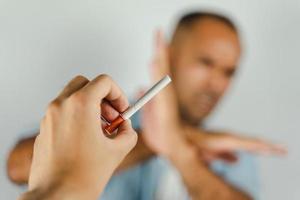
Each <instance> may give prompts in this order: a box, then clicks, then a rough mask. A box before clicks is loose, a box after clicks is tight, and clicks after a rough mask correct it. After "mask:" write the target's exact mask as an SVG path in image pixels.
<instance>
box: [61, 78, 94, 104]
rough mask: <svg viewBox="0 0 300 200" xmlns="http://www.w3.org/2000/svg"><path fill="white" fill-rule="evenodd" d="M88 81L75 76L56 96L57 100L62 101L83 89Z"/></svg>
mask: <svg viewBox="0 0 300 200" xmlns="http://www.w3.org/2000/svg"><path fill="white" fill-rule="evenodd" d="M88 82H89V80H88V79H87V78H85V77H84V76H80V75H79V76H76V77H75V78H73V79H72V80H71V81H70V82H69V83H68V84H67V85H66V86H65V87H64V89H63V90H62V92H61V93H60V94H59V95H58V97H57V98H58V99H64V98H67V97H69V96H71V95H72V94H73V93H74V92H76V91H78V90H80V89H81V88H83V87H84V86H85V85H86V84H87V83H88Z"/></svg>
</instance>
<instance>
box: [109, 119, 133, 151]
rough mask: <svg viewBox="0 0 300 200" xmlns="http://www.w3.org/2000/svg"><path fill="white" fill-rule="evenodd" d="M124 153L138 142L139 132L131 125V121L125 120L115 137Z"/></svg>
mask: <svg viewBox="0 0 300 200" xmlns="http://www.w3.org/2000/svg"><path fill="white" fill-rule="evenodd" d="M113 140H114V142H116V143H117V144H116V145H118V146H119V148H121V150H122V151H124V153H126V154H127V153H128V152H129V151H130V150H131V149H132V148H133V147H134V146H135V145H136V143H137V133H136V132H135V130H133V128H132V126H131V121H130V120H126V121H124V122H123V123H122V124H121V125H120V126H119V128H118V132H117V134H116V137H115V138H114V139H113Z"/></svg>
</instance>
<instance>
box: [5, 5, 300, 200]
mask: <svg viewBox="0 0 300 200" xmlns="http://www.w3.org/2000/svg"><path fill="white" fill-rule="evenodd" d="M197 9H209V10H212V11H218V12H220V13H225V14H227V15H229V16H231V17H232V18H233V19H234V21H235V22H236V23H237V25H238V26H239V28H240V30H241V34H242V40H243V47H244V53H243V59H242V62H241V66H240V70H239V73H238V74H237V77H236V79H235V81H234V83H233V85H232V87H231V88H230V91H229V92H228V93H227V95H226V96H225V98H224V100H223V101H222V104H220V106H218V108H217V110H216V111H215V112H214V113H213V115H212V116H211V117H210V118H209V120H208V122H207V123H208V125H209V126H211V127H214V128H225V129H227V130H233V131H235V132H237V133H240V134H244V135H252V136H259V137H262V138H268V139H270V140H271V141H274V142H279V143H283V144H285V145H286V146H287V147H288V148H289V155H288V156H287V157H286V158H270V157H261V158H260V159H259V168H260V177H261V196H262V199H267V200H277V199H278V200H281V199H289V200H298V199H300V190H299V185H300V170H299V168H300V151H299V150H300V148H299V140H300V136H299V122H300V121H299V114H300V112H299V111H300V86H299V84H300V80H299V78H300V66H299V58H300V55H299V52H300V40H299V35H300V2H299V1H296V0H289V1H281V0H251V1H241V0H226V1H224V0H198V1H195V0H185V1H180V0H164V1H161V0H151V1H150V0H149V1H141V0H132V1H121V0H120V1H112V0H110V1H109V0H102V1H100V0H98V1H90V0H85V1H74V0H73V1H71V0H69V1H67V0H59V1H58V0H51V1H39V0H36V1H34V0H27V1H21V0H19V1H15V0H0V127H1V134H0V166H1V171H0V199H15V198H16V197H17V196H18V195H19V194H20V192H22V191H24V189H25V187H18V186H15V185H13V184H11V183H10V182H9V180H8V179H7V176H6V171H5V169H6V165H5V163H6V156H7V153H8V151H9V150H10V148H11V147H12V146H13V145H14V144H15V142H16V141H17V140H18V139H19V138H21V137H24V136H26V135H30V134H32V133H33V132H34V131H36V130H37V129H38V126H39V120H40V119H41V118H42V116H43V113H44V111H45V108H46V106H47V103H48V102H49V101H50V100H51V99H53V98H54V97H55V96H56V95H57V93H58V91H59V90H61V89H62V87H63V86H64V85H65V84H66V82H67V81H68V80H69V79H71V78H72V77H73V76H75V75H77V74H83V75H85V76H87V77H89V78H92V77H94V76H96V75H98V74H100V73H108V74H110V75H111V76H112V77H113V79H114V80H115V81H116V82H118V83H119V84H120V85H121V86H122V88H123V89H124V90H125V91H126V94H127V95H128V96H132V95H133V94H134V93H135V91H136V90H138V89H139V88H140V87H143V86H144V87H145V86H148V85H149V84H150V83H149V77H148V69H147V66H148V64H149V61H150V58H151V54H152V50H153V48H152V39H153V32H154V30H155V29H156V28H162V29H163V30H164V31H165V32H166V35H167V36H169V35H170V33H171V31H172V28H173V26H174V23H175V22H176V19H177V18H178V17H179V16H180V14H182V13H184V12H185V11H189V10H197Z"/></svg>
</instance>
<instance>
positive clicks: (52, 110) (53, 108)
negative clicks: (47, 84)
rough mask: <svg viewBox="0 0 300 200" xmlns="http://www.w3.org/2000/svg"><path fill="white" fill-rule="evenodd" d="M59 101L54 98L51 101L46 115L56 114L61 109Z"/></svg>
mask: <svg viewBox="0 0 300 200" xmlns="http://www.w3.org/2000/svg"><path fill="white" fill-rule="evenodd" d="M61 104H62V103H61V101H60V100H59V99H55V100H53V101H51V102H50V103H49V105H48V108H47V114H46V115H55V114H57V113H58V112H59V111H60V109H61Z"/></svg>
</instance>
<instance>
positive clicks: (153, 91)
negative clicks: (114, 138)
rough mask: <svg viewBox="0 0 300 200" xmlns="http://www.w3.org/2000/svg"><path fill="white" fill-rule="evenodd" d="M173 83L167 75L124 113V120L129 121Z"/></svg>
mask: <svg viewBox="0 0 300 200" xmlns="http://www.w3.org/2000/svg"><path fill="white" fill-rule="evenodd" d="M170 82H171V78H170V77H169V76H168V75H167V76H165V77H164V78H162V79H161V80H160V81H158V82H157V83H156V84H155V85H154V86H152V87H151V88H150V89H149V90H148V91H147V92H146V93H145V94H144V95H143V96H142V97H141V98H140V99H138V100H137V101H136V102H135V103H134V104H133V105H132V106H130V107H129V108H128V109H127V110H126V111H125V112H123V113H122V118H123V119H124V120H127V119H129V118H130V117H131V116H132V115H133V114H134V113H136V112H137V111H138V110H139V109H140V108H141V107H143V106H144V105H145V104H146V103H147V102H148V101H150V100H151V99H152V98H153V97H154V96H155V95H156V94H157V93H159V92H160V91H161V90H162V89H163V88H164V87H166V86H167V85H168V84H169V83H170Z"/></svg>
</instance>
